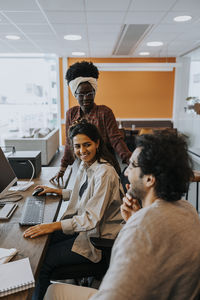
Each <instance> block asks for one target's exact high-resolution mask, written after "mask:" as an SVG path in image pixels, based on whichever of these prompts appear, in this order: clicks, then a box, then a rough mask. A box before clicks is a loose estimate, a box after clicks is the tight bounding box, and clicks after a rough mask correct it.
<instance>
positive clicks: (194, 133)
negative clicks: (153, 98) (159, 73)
mask: <svg viewBox="0 0 200 300" xmlns="http://www.w3.org/2000/svg"><path fill="white" fill-rule="evenodd" d="M177 63H179V64H180V66H179V67H177V68H176V74H175V93H174V111H173V121H174V127H176V128H177V129H178V130H179V131H180V132H182V133H184V134H185V135H187V136H188V137H189V147H190V148H192V149H194V148H200V115H197V114H189V113H187V112H185V110H184V107H186V100H185V99H186V98H187V97H188V96H191V95H189V78H190V58H178V59H177Z"/></svg>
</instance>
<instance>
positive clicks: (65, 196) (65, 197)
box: [62, 190, 72, 201]
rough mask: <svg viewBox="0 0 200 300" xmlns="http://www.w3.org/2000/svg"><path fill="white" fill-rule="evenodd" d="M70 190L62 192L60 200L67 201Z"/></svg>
mask: <svg viewBox="0 0 200 300" xmlns="http://www.w3.org/2000/svg"><path fill="white" fill-rule="evenodd" d="M71 193H72V190H62V198H63V200H64V201H66V200H69V199H70V196H71Z"/></svg>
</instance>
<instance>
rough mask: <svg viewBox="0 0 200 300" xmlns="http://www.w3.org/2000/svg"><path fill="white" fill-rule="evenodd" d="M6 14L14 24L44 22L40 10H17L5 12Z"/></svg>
mask: <svg viewBox="0 0 200 300" xmlns="http://www.w3.org/2000/svg"><path fill="white" fill-rule="evenodd" d="M6 15H7V16H8V17H9V19H11V20H12V21H13V22H14V23H16V24H38V23H40V24H45V23H46V20H45V18H44V16H43V15H42V14H41V12H34V11H32V12H30V11H26V12H24V11H19V12H7V13H6Z"/></svg>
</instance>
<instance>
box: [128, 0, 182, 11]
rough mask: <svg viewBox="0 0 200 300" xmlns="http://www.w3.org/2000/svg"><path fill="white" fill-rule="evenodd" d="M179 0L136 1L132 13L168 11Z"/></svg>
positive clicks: (131, 7)
mask: <svg viewBox="0 0 200 300" xmlns="http://www.w3.org/2000/svg"><path fill="white" fill-rule="evenodd" d="M176 1H177V0H135V1H132V4H131V6H130V11H132V10H133V11H168V10H169V9H170V7H171V6H172V5H173V4H174V3H175V2H176Z"/></svg>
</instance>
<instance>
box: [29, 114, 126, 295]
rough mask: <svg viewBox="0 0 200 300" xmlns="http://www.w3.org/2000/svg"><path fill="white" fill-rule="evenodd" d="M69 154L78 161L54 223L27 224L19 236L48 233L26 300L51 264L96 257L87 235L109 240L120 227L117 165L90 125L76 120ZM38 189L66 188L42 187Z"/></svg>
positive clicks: (41, 286) (39, 291)
mask: <svg viewBox="0 0 200 300" xmlns="http://www.w3.org/2000/svg"><path fill="white" fill-rule="evenodd" d="M69 138H70V140H71V142H72V146H73V151H74V154H75V156H76V157H77V158H78V159H80V160H81V164H80V167H79V169H78V173H77V177H76V180H75V185H74V189H73V190H72V193H71V196H70V202H69V205H68V208H67V210H66V212H65V214H64V217H63V218H62V219H61V221H59V222H53V223H50V224H39V225H36V226H33V227H30V228H28V229H27V230H26V231H25V232H24V237H26V238H28V237H29V238H35V237H38V236H40V235H43V234H49V233H52V232H54V233H53V235H52V236H51V240H50V244H49V247H48V249H47V253H46V257H45V259H44V263H43V265H42V267H41V271H40V275H39V280H38V283H37V285H36V288H35V291H34V295H33V298H32V299H43V297H44V294H45V292H46V289H47V287H48V286H49V285H50V277H51V272H52V271H53V269H54V268H56V267H58V266H61V265H67V264H81V263H85V262H89V261H92V262H94V263H97V262H99V261H100V260H101V251H100V250H97V249H95V248H94V247H93V246H92V244H91V243H90V239H89V238H90V236H95V237H104V238H111V239H113V238H115V237H116V235H117V234H118V232H119V230H120V228H121V225H120V223H121V221H122V217H121V214H120V205H121V204H122V201H121V185H120V181H119V176H118V174H117V172H116V171H119V166H118V164H117V162H116V161H115V158H114V157H113V156H112V155H111V154H110V153H109V152H108V150H107V149H106V148H105V145H104V143H103V140H102V138H101V136H100V134H99V132H98V130H97V128H96V126H95V125H93V124H90V123H88V122H87V121H86V120H82V121H79V122H78V123H76V124H75V125H72V126H71V127H70V129H69ZM42 187H43V188H44V191H43V192H42V193H41V194H43V193H48V192H53V193H55V192H56V193H57V194H61V193H62V195H63V197H64V196H65V194H68V192H69V191H67V190H66V191H64V190H63V191H62V190H60V189H51V188H48V187H45V186H42Z"/></svg>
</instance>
